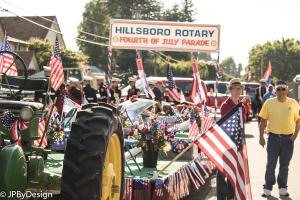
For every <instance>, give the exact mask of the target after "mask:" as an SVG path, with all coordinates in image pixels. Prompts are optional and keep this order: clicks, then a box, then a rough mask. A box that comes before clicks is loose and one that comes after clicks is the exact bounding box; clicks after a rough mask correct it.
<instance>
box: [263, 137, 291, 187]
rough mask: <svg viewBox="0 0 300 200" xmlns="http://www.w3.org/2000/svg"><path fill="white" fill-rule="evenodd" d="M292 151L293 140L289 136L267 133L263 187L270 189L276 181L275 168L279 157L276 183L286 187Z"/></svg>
mask: <svg viewBox="0 0 300 200" xmlns="http://www.w3.org/2000/svg"><path fill="white" fill-rule="evenodd" d="M293 151H294V142H293V141H292V140H291V139H290V138H289V136H278V135H273V134H270V135H269V139H268V146H267V156H268V158H267V167H266V173H265V184H264V189H268V190H272V189H273V185H274V184H275V183H276V178H275V169H276V165H277V161H278V158H279V173H278V176H277V184H278V187H279V188H287V179H288V171H289V164H290V160H291V159H292V156H293Z"/></svg>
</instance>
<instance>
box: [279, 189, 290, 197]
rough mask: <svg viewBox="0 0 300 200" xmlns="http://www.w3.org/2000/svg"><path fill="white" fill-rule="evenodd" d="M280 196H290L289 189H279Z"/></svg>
mask: <svg viewBox="0 0 300 200" xmlns="http://www.w3.org/2000/svg"><path fill="white" fill-rule="evenodd" d="M279 195H280V196H285V197H287V196H289V195H290V194H289V193H288V191H287V189H286V188H279Z"/></svg>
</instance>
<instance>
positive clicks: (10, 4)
mask: <svg viewBox="0 0 300 200" xmlns="http://www.w3.org/2000/svg"><path fill="white" fill-rule="evenodd" d="M1 1H3V2H4V3H6V4H8V5H11V6H13V7H15V8H18V9H20V10H23V11H25V12H27V13H31V14H33V15H34V16H36V17H39V18H42V19H44V20H46V21H49V22H52V23H55V24H58V23H57V22H56V21H53V20H51V19H48V18H46V17H43V16H39V15H38V14H36V13H34V12H31V11H29V10H25V9H23V8H21V7H18V6H16V5H14V4H12V3H10V2H7V1H5V0H1Z"/></svg>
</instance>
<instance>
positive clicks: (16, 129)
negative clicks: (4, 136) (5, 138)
mask: <svg viewBox="0 0 300 200" xmlns="http://www.w3.org/2000/svg"><path fill="white" fill-rule="evenodd" d="M26 128H27V125H26V123H25V122H24V120H22V119H21V118H17V119H16V120H15V122H14V123H13V125H12V128H11V138H12V140H13V141H14V142H18V144H19V145H20V146H22V140H21V135H20V131H24V130H25V129H26Z"/></svg>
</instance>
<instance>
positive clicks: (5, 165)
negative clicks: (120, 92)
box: [0, 51, 124, 200]
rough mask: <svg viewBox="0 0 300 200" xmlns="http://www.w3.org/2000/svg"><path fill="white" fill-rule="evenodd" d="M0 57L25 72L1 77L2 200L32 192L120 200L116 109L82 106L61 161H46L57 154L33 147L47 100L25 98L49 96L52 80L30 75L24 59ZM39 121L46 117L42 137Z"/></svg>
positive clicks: (12, 55) (119, 136)
mask: <svg viewBox="0 0 300 200" xmlns="http://www.w3.org/2000/svg"><path fill="white" fill-rule="evenodd" d="M0 56H9V57H10V58H12V59H13V60H14V61H13V64H11V65H10V66H9V67H12V66H14V65H15V66H16V68H17V69H18V71H19V70H20V71H22V73H23V75H22V76H9V75H8V74H6V72H7V71H8V70H6V72H4V73H2V74H1V75H0V79H1V82H0V84H1V85H0V192H1V194H0V195H1V196H0V197H1V198H0V199H20V198H19V197H20V196H18V195H17V193H22V194H31V193H33V192H36V193H40V194H41V193H42V192H50V193H51V194H53V197H55V198H57V199H66V200H68V199H70V200H76V199H78V200H85V199H86V200H93V199H98V200H99V199H101V200H102V199H103V200H110V199H122V197H123V191H124V187H123V183H124V180H123V179H124V178H123V177H124V153H123V132H122V125H121V123H120V119H119V116H118V111H117V109H116V108H115V107H113V106H111V105H108V104H105V103H101V104H88V105H85V106H83V107H82V109H81V110H80V111H78V112H77V115H76V120H75V122H73V123H72V127H71V133H70V136H69V138H68V140H67V145H66V149H65V151H64V154H63V155H62V159H61V162H59V161H57V160H55V159H49V157H51V155H52V154H53V153H55V152H52V151H51V150H49V149H47V148H43V147H42V145H41V142H40V143H39V145H34V141H36V140H38V141H42V138H43V137H45V133H46V132H47V131H49V130H47V128H48V127H49V126H47V124H48V123H49V122H48V120H47V115H49V110H47V109H46V107H47V106H46V102H47V101H46V100H45V99H46V98H44V100H43V101H41V102H29V101H27V100H26V99H28V95H35V94H37V93H39V94H41V93H42V94H43V96H48V95H49V93H50V79H49V77H44V78H43V77H42V78H36V77H30V76H28V73H27V67H26V66H25V64H24V61H23V60H22V58H20V57H19V56H18V55H17V54H15V53H13V52H8V51H0ZM50 113H51V111H50ZM48 118H49V117H48ZM41 119H46V128H45V130H44V134H43V136H42V137H41V136H39V134H38V132H39V122H40V120H41ZM17 120H19V121H22V122H23V124H25V125H26V126H25V128H24V127H23V128H22V127H20V125H19V124H17V123H16V121H17ZM14 134H15V135H14ZM16 135H17V139H16ZM45 155H48V159H46V157H47V156H45ZM46 163H47V165H48V166H49V163H50V165H51V166H52V168H51V169H52V171H51V170H47V167H46ZM53 169H54V170H53ZM30 192H31V193H30ZM12 195H14V196H12ZM31 197H34V196H31ZM35 197H42V196H41V195H35Z"/></svg>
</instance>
